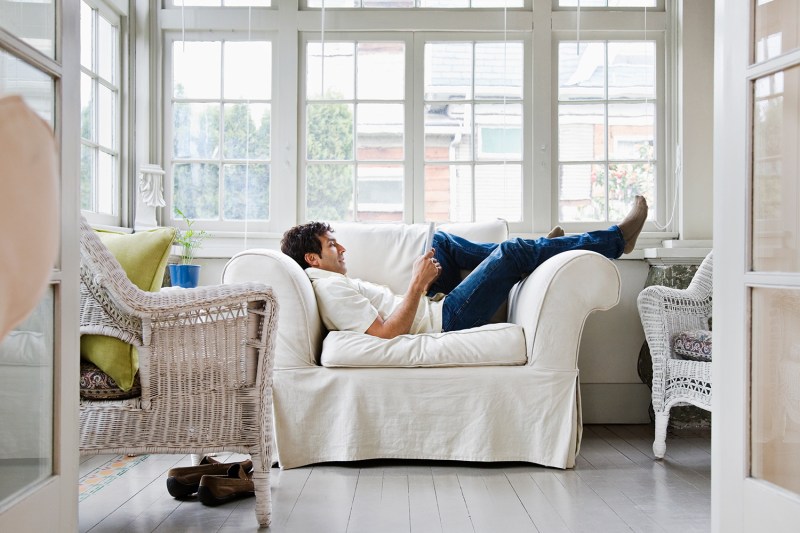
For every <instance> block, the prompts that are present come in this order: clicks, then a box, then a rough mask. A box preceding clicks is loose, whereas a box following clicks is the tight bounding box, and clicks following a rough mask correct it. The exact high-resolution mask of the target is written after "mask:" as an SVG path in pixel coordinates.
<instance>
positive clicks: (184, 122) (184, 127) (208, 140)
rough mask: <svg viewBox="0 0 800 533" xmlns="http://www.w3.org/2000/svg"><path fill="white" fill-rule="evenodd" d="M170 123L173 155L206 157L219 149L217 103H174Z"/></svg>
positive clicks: (211, 155)
mask: <svg viewBox="0 0 800 533" xmlns="http://www.w3.org/2000/svg"><path fill="white" fill-rule="evenodd" d="M172 125H173V126H172V127H173V131H172V136H173V144H172V145H173V148H172V149H173V157H176V158H193V159H198V158H200V159H208V158H211V157H213V156H214V155H215V154H216V153H217V151H218V150H219V105H218V104H179V103H176V104H174V105H173V106H172ZM181 209H183V208H181ZM184 212H186V211H184Z"/></svg>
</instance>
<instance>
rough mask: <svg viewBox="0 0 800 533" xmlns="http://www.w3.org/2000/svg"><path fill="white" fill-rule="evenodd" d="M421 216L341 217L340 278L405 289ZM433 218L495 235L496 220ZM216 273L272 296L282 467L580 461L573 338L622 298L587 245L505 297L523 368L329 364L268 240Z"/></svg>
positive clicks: (491, 238)
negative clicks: (518, 331)
mask: <svg viewBox="0 0 800 533" xmlns="http://www.w3.org/2000/svg"><path fill="white" fill-rule="evenodd" d="M426 228H427V226H426V225H422V224H417V225H402V224H336V225H334V230H335V236H336V238H337V240H338V241H339V242H340V243H341V244H342V245H344V247H345V248H346V249H347V253H346V257H347V264H348V275H351V276H353V277H360V278H362V279H366V280H368V281H372V282H375V283H382V284H385V285H388V286H389V287H391V288H392V289H393V290H394V291H395V292H397V293H400V294H402V293H403V292H405V289H406V286H407V283H408V280H409V278H410V272H411V263H412V262H413V260H414V258H415V257H416V256H417V255H418V254H419V253H421V250H422V247H423V244H424V237H425V231H426ZM441 229H446V230H447V231H451V232H452V233H456V234H459V235H462V236H464V237H466V238H469V239H471V240H474V241H481V242H499V241H502V240H504V239H505V238H506V237H507V227H506V225H505V222H503V221H497V222H491V223H475V224H452V225H448V226H445V227H443V228H441ZM222 279H223V282H224V283H234V282H239V281H260V282H263V283H267V284H269V285H271V286H272V288H273V290H274V291H275V293H276V295H277V297H278V302H279V304H280V319H279V324H278V338H277V343H276V350H275V371H274V384H273V395H274V414H275V433H276V434H275V438H276V443H277V451H278V455H279V461H280V464H281V467H283V468H293V467H298V466H303V465H306V464H311V463H317V462H325V461H354V460H362V459H374V458H403V459H449V460H464V461H526V462H531V463H537V464H542V465H546V466H552V467H558V468H571V467H573V466H574V465H575V457H576V455H577V453H578V450H579V447H580V440H581V409H580V391H579V384H578V367H577V362H578V348H579V346H580V337H581V332H582V330H583V325H584V323H585V321H586V317H587V316H588V315H589V313H591V312H592V311H594V310H601V309H609V308H611V307H613V306H614V305H616V304H617V302H618V301H619V292H620V280H619V273H618V271H617V269H616V267H615V266H614V264H613V263H612V262H611V261H609V260H608V259H606V258H604V257H602V256H600V255H599V254H596V253H594V252H585V251H574V252H566V253H562V254H559V255H558V256H556V257H554V258H552V259H550V260H548V261H547V262H545V263H544V264H543V265H542V266H540V267H539V268H538V269H537V270H536V271H535V272H534V273H533V274H532V275H530V276H528V278H526V279H525V280H523V281H522V282H520V283H518V284H517V285H516V286H515V287H514V289H513V290H512V291H511V293H510V295H509V307H508V322H512V323H515V324H519V325H521V326H522V327H523V329H524V332H525V342H526V345H527V354H526V355H527V363H526V364H525V365H521V366H481V367H474V366H468V367H445V368H443V367H437V368H327V367H323V366H320V364H319V358H320V353H321V347H322V340H323V337H324V335H325V333H326V332H325V331H324V328H323V326H322V323H321V321H320V318H319V314H318V311H317V305H316V299H315V297H314V291H313V289H312V288H311V283H310V281H309V280H308V278H307V276H306V275H305V273H304V272H303V270H302V269H301V268H300V267H299V266H298V265H297V264H296V263H295V262H294V261H292V260H291V259H289V258H288V257H287V256H285V255H283V254H281V253H280V252H277V251H274V250H266V249H253V250H247V251H245V252H241V253H239V254H237V255H235V256H234V257H233V258H232V259H231V260H230V261H229V262H228V264H227V265H226V266H225V269H224V271H223V275H222Z"/></svg>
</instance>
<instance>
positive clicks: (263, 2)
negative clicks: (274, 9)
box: [187, 0, 272, 7]
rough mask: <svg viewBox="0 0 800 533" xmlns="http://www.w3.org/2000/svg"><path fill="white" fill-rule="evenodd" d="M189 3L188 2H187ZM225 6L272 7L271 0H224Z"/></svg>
mask: <svg viewBox="0 0 800 533" xmlns="http://www.w3.org/2000/svg"><path fill="white" fill-rule="evenodd" d="M187 5H188V4H187ZM222 5H223V6H244V7H247V6H253V7H270V6H271V5H272V2H271V0H222Z"/></svg>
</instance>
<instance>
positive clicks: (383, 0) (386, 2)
mask: <svg viewBox="0 0 800 533" xmlns="http://www.w3.org/2000/svg"><path fill="white" fill-rule="evenodd" d="M326 5H327V3H326ZM362 7H406V8H407V7H414V0H362Z"/></svg>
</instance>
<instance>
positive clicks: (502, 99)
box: [160, 0, 677, 234]
mask: <svg viewBox="0 0 800 533" xmlns="http://www.w3.org/2000/svg"><path fill="white" fill-rule="evenodd" d="M188 1H191V2H193V4H192V5H191V6H187V7H182V6H180V5H178V4H176V3H175V2H172V4H171V7H169V6H168V7H165V8H163V9H162V15H163V16H162V17H161V19H160V20H161V25H162V28H163V31H164V32H165V33H164V35H165V46H164V50H165V54H164V55H165V61H166V64H165V69H164V71H165V72H166V73H167V75H166V76H165V78H167V79H165V91H164V94H165V95H166V97H167V101H166V102H165V106H164V107H165V113H166V116H167V118H166V120H165V123H166V126H165V127H166V131H165V134H164V142H165V146H164V154H165V161H164V164H165V167H164V168H165V170H166V172H167V176H166V180H167V181H166V183H167V200H168V201H169V202H170V208H169V209H168V211H171V207H172V206H177V207H179V208H180V209H182V210H183V211H184V212H185V213H187V214H189V215H190V216H192V217H193V218H194V219H196V220H197V221H198V224H199V226H200V227H203V228H205V229H207V230H214V229H216V230H225V231H233V232H236V231H241V230H243V229H245V224H246V223H249V226H247V227H248V228H249V230H251V231H263V232H274V233H276V234H280V233H282V232H283V231H285V230H286V229H287V228H288V227H290V226H292V225H294V224H297V223H300V222H305V221H308V220H327V221H332V222H337V221H353V222H383V221H386V222H391V221H395V222H400V221H402V222H425V221H435V222H445V221H479V220H487V219H494V218H496V217H502V218H504V219H506V220H508V221H509V228H510V230H511V231H512V232H515V233H522V234H526V233H527V234H530V233H538V232H546V231H547V230H549V229H550V228H551V227H552V225H554V224H556V223H559V224H562V225H564V226H565V228H566V229H567V231H584V230H588V229H600V228H604V227H608V225H609V223H614V222H618V221H619V220H621V219H622V217H623V216H624V214H625V213H626V212H627V210H628V209H629V208H630V206H631V203H632V199H633V196H634V195H635V194H638V193H643V194H645V195H646V196H647V197H648V199H649V200H650V203H651V207H652V209H651V214H652V220H653V221H662V222H663V220H664V218H665V217H664V213H665V211H666V201H667V200H665V198H666V193H665V191H670V190H672V189H673V188H672V184H673V182H672V181H671V180H670V178H671V175H672V166H671V161H670V160H669V158H670V157H671V155H672V154H673V153H674V149H673V148H672V144H671V143H672V142H673V141H674V139H672V138H671V139H667V138H666V135H667V134H668V133H669V134H670V135H671V136H673V137H675V136H676V134H675V131H673V130H677V128H672V129H669V130H668V129H667V128H666V125H667V124H668V123H672V122H674V119H672V118H670V119H669V120H667V119H666V118H665V117H668V116H669V115H668V112H669V107H668V106H667V104H668V102H666V101H665V94H666V88H668V87H669V86H670V85H669V84H670V79H668V78H667V75H668V74H671V72H670V71H669V70H667V69H666V67H665V65H667V64H669V65H673V64H677V63H676V62H675V60H674V58H671V57H670V50H669V49H668V48H667V44H668V43H669V41H668V39H667V34H668V32H670V31H671V27H670V24H671V21H672V18H671V17H672V13H671V12H670V13H668V12H667V10H666V9H665V3H664V2H663V0H607V1H606V0H602V1H600V0H595V1H593V2H592V1H590V0H586V2H584V0H581V2H580V7H581V9H582V8H584V7H586V8H587V9H586V10H584V11H581V15H580V17H577V16H576V15H577V13H576V11H577V8H578V3H577V2H575V3H574V4H570V2H569V0H553V1H552V2H544V3H543V2H536V10H535V11H534V9H533V2H531V1H530V0H507V1H496V0H325V1H324V5H323V2H322V0H299V1H298V2H297V3H292V2H286V3H284V2H275V1H274V0H273V1H270V2H266V1H264V4H263V5H262V4H258V3H257V0H253V1H252V2H249V3H248V4H247V5H249V6H251V7H249V8H246V9H236V10H227V9H222V8H221V7H222V6H226V5H231V4H230V2H231V0H188ZM236 1H239V0H236ZM242 1H243V2H246V1H248V0H242ZM200 4H202V5H200ZM590 4H591V5H590ZM295 6H296V7H295ZM323 7H324V10H323V9H322V8H323ZM389 15H392V16H389ZM643 15H644V16H643ZM578 18H579V19H580V21H581V22H580V24H581V27H582V28H585V29H583V30H581V31H580V32H578V31H576V30H577V29H578V28H577V27H576V20H577V19H578ZM643 20H644V21H645V22H646V23H647V29H644V28H643V26H642V21H643ZM534 21H536V26H535V28H534ZM184 35H185V37H184ZM231 47H239V48H240V51H239V52H228V51H227V50H228V49H229V48H230V49H231V50H233V48H231ZM279 49H280V52H279V51H278V50H279ZM230 69H233V70H241V74H237V75H236V76H238V78H236V79H237V80H238V81H236V83H235V84H234V83H233V82H232V81H229V80H228V78H230V75H229V74H227V72H228V71H229V70H230ZM248 77H252V78H253V81H248ZM256 78H257V79H256ZM231 80H232V78H231ZM273 80H274V81H273ZM251 85H252V86H253V87H258V88H257V89H254V90H253V91H251V92H250V93H249V94H247V95H245V94H237V92H238V91H239V87H243V86H248V87H250V86H251ZM231 91H233V92H231ZM234 112H237V113H239V115H237V116H239V118H238V119H237V118H235V117H234V116H233V115H234ZM231 121H234V122H236V124H239V126H236V127H235V126H233V125H232V123H231ZM237 121H238V122H237ZM231 136H233V137H234V138H236V139H238V140H237V141H236V142H235V143H234V145H235V146H234V145H231V142H233V141H232V139H231ZM245 140H246V141H247V142H243V141H245ZM242 146H244V148H242ZM665 146H669V147H670V149H669V151H667V150H665ZM653 227H654V225H653V224H649V225H648V226H647V229H648V230H650V229H653ZM258 228H261V229H258Z"/></svg>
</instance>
